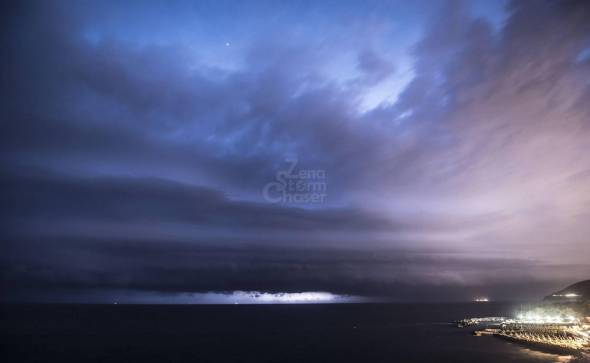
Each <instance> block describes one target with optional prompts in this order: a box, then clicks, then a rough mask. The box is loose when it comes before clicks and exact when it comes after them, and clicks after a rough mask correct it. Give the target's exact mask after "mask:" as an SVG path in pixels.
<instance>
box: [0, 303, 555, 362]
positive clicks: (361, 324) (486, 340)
mask: <svg viewBox="0 0 590 363" xmlns="http://www.w3.org/2000/svg"><path fill="white" fill-rule="evenodd" d="M1 309H2V311H1V313H2V316H1V321H2V322H1V325H0V334H1V336H0V346H1V349H2V352H3V354H2V356H3V357H7V356H8V355H9V356H10V357H12V358H11V359H9V360H4V359H3V361H5V362H80V363H84V362H298V363H299V362H301V363H303V362H339V363H344V362H363V363H364V362H495V363H498V362H555V361H558V360H560V359H562V360H563V359H564V357H559V356H557V355H554V354H544V353H538V352H534V351H531V350H529V349H526V348H523V347H520V346H518V345H516V344H513V343H508V342H506V341H503V340H501V339H498V338H495V337H473V336H471V335H470V334H469V330H466V329H458V328H455V327H454V326H452V325H450V324H448V322H449V321H452V320H455V319H459V318H463V317H468V316H486V315H499V314H502V313H508V312H511V311H512V310H513V306H509V305H504V304H493V303H489V304H438V305H435V304H343V305H249V306H245V305H225V306H219V305H217V306H213V305H208V306H207V305H202V306H195V305H192V306H191V305H181V306H178V305H175V306H170V305H168V306H166V305H159V306H145V305H144V306H140V305H126V306H125V305H25V306H15V305H4V306H2V308H1Z"/></svg>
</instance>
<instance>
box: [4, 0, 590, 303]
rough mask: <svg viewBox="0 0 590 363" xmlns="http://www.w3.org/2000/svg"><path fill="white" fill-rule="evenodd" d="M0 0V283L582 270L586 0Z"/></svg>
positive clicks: (589, 165)
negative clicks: (11, 1) (16, 0)
mask: <svg viewBox="0 0 590 363" xmlns="http://www.w3.org/2000/svg"><path fill="white" fill-rule="evenodd" d="M1 6H2V7H3V8H2V9H1V11H0V13H1V14H2V15H1V17H2V21H1V24H2V25H1V26H2V32H0V42H1V47H0V49H1V50H0V72H1V79H2V82H1V83H0V95H1V100H2V101H1V103H2V107H1V108H0V110H1V111H0V112H1V123H0V149H1V152H0V165H1V169H0V170H1V175H0V200H1V205H2V213H1V216H0V217H1V218H0V228H1V234H0V236H1V241H0V249H1V253H0V275H1V281H2V290H3V293H2V294H1V295H2V300H3V301H39V302H43V301H66V302H67V301H76V302H115V301H117V302H119V301H121V302H140V303H141V302H145V303H154V302H158V303H167V302H172V303H200V302H205V303H210V302H223V303H226V302H227V303H231V302H240V303H244V302H259V301H262V302H288V301H297V302H308V301H314V299H315V298H316V297H317V298H318V300H320V302H326V301H328V302H329V301H335V302H337V301H359V299H361V300H362V299H369V300H370V299H388V300H392V301H459V300H470V299H472V298H474V297H477V296H487V297H489V298H490V299H494V300H523V299H539V298H541V297H542V296H544V295H546V294H548V293H550V292H551V291H554V290H557V289H559V288H562V287H564V286H566V285H569V284H571V283H573V282H576V281H578V280H583V279H588V278H589V277H590V257H589V256H590V240H589V238H590V237H589V236H590V223H588V221H590V4H589V3H588V2H585V1H526V0H523V1H513V2H512V1H436V0H435V1H412V2H407V1H394V0H388V1H371V0H368V1H349V0H344V1H248V2H246V1H244V2H240V1H126V2H117V1H63V2H61V1H52V2H43V1H32V2H29V1H23V2H14V3H9V2H6V3H3V4H2V5H1ZM363 301H364V300H363Z"/></svg>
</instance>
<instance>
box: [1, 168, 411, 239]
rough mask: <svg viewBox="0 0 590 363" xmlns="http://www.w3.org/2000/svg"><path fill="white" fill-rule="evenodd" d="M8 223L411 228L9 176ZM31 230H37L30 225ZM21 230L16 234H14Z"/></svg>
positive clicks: (102, 182)
mask: <svg viewBox="0 0 590 363" xmlns="http://www.w3.org/2000/svg"><path fill="white" fill-rule="evenodd" d="M0 188H1V189H2V190H3V194H2V198H1V203H2V205H4V206H5V207H7V210H8V211H9V212H8V213H6V214H5V215H3V216H2V220H3V223H4V224H10V223H11V222H18V221H28V222H33V221H52V223H54V224H55V226H54V227H55V228H56V229H59V227H60V226H59V223H61V222H65V221H72V220H80V221H93V222H108V221H118V222H126V223H134V222H136V223H137V222H141V223H148V224H153V223H167V222H175V223H179V224H190V225H198V226H201V227H210V228H220V227H222V228H225V229H228V230H229V229H233V230H238V231H241V230H248V229H254V230H256V229H259V230H262V231H269V230H291V231H302V233H310V232H314V231H336V230H349V229H350V230H354V231H359V230H360V231H362V230H365V231H394V230H397V229H402V228H407V227H409V226H404V225H403V224H402V223H395V222H393V221H391V220H389V219H386V218H384V217H381V216H378V215H371V214H370V213H367V212H363V211H362V210H355V209H350V208H330V209H327V208H326V209H322V210H313V209H303V208H295V207H283V206H281V205H272V204H271V205H269V204H262V203H255V202H244V201H232V200H229V199H228V198H226V197H225V196H224V195H223V194H222V193H220V192H219V191H216V190H213V189H209V188H203V187H195V186H191V185H186V184H181V183H177V182H173V181H168V180H163V179H156V178H120V177H119V178H115V177H103V178H74V177H67V176H58V175H47V173H45V175H43V176H40V175H34V174H33V175H10V176H6V175H5V176H4V177H3V178H2V179H1V180H0ZM25 228H26V229H27V231H28V232H33V231H31V230H30V227H26V224H25ZM13 232H18V231H13Z"/></svg>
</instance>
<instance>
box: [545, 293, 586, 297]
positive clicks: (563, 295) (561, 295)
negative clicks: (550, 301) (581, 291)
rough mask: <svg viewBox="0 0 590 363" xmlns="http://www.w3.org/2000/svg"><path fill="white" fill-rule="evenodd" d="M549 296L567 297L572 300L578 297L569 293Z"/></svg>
mask: <svg viewBox="0 0 590 363" xmlns="http://www.w3.org/2000/svg"><path fill="white" fill-rule="evenodd" d="M551 296H554V297H569V298H573V297H578V296H580V295H578V294H573V293H569V294H553V295H551Z"/></svg>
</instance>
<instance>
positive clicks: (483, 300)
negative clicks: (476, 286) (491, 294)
mask: <svg viewBox="0 0 590 363" xmlns="http://www.w3.org/2000/svg"><path fill="white" fill-rule="evenodd" d="M474 301H475V302H488V301H490V299H488V298H487V297H478V298H475V300H474Z"/></svg>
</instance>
